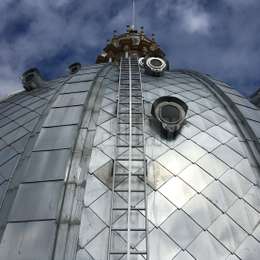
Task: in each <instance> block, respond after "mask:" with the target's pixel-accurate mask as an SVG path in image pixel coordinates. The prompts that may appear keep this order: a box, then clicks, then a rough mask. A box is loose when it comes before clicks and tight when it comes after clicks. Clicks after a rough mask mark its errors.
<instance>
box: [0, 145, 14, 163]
mask: <svg viewBox="0 0 260 260" xmlns="http://www.w3.org/2000/svg"><path fill="white" fill-rule="evenodd" d="M16 154H17V152H16V151H15V150H14V149H12V148H11V147H10V146H7V147H6V148H4V149H3V150H1V151H0V165H2V164H3V163H5V162H6V161H8V160H10V159H11V158H12V157H14V156H15V155H16Z"/></svg>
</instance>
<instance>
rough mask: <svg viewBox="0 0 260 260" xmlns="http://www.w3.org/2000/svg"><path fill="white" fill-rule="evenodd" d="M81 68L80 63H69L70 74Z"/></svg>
mask: <svg viewBox="0 0 260 260" xmlns="http://www.w3.org/2000/svg"><path fill="white" fill-rule="evenodd" d="M80 69H81V64H80V63H78V62H76V63H73V64H71V65H69V70H70V74H75V73H77V72H78V71H79V70H80Z"/></svg>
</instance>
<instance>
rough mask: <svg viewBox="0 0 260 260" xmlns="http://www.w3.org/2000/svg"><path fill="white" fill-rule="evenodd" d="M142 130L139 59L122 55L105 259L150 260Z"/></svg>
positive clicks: (142, 105) (142, 106)
mask: <svg viewBox="0 0 260 260" xmlns="http://www.w3.org/2000/svg"><path fill="white" fill-rule="evenodd" d="M143 130H144V104H143V96H142V85H141V73H140V68H139V65H138V60H137V57H135V56H133V57H129V58H122V59H121V62H120V75H119V89H118V101H117V133H116V153H115V160H114V167H113V184H112V198H111V210H110V230H109V247H108V257H107V259H108V260H115V259H126V260H130V259H131V260H134V259H149V257H148V237H147V234H148V221H147V194H146V186H147V184H146V174H147V165H146V159H145V151H144V149H145V146H144V131H143ZM140 241H142V242H141V243H139V242H140Z"/></svg>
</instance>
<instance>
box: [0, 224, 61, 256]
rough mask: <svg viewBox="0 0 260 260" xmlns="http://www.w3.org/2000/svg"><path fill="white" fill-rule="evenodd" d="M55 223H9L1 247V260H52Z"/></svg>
mask: <svg viewBox="0 0 260 260" xmlns="http://www.w3.org/2000/svg"><path fill="white" fill-rule="evenodd" d="M55 233H56V224H55V221H44V222H28V223H9V224H8V225H7V227H6V230H5V233H4V236H3V239H2V243H1V245H0V259H3V260H4V259H9V260H35V259H38V260H51V259H52V251H53V247H54V241H55Z"/></svg>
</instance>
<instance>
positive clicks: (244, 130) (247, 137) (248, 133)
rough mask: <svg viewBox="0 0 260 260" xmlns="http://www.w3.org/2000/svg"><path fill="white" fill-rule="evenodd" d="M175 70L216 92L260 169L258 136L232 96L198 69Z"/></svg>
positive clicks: (252, 162)
mask: <svg viewBox="0 0 260 260" xmlns="http://www.w3.org/2000/svg"><path fill="white" fill-rule="evenodd" d="M175 72H181V73H183V74H186V75H189V76H191V77H193V78H195V79H197V80H199V81H200V82H201V83H202V84H203V85H205V86H206V87H207V88H208V89H209V90H210V91H211V92H212V93H213V94H214V96H215V97H216V98H217V100H218V101H219V102H220V103H221V104H222V105H223V106H224V107H225V108H226V110H227V113H228V115H229V116H230V118H231V119H232V121H233V123H234V124H235V125H236V128H237V130H238V132H239V134H240V136H241V137H242V139H243V141H244V142H245V144H246V147H247V150H248V152H249V160H250V162H251V164H252V165H253V166H256V167H257V168H258V169H260V144H259V142H258V141H257V137H256V135H255V133H254V132H253V130H252V129H251V127H250V126H249V124H248V122H247V120H246V119H245V118H244V116H243V114H242V113H241V112H240V111H239V109H238V108H237V107H236V105H235V104H234V102H233V101H232V100H231V98H230V97H228V96H227V95H226V94H225V93H224V91H223V90H221V89H220V88H218V86H217V85H216V84H215V83H214V82H213V81H211V80H210V79H209V78H208V77H206V76H203V75H202V74H200V73H198V72H196V71H192V70H175Z"/></svg>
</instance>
